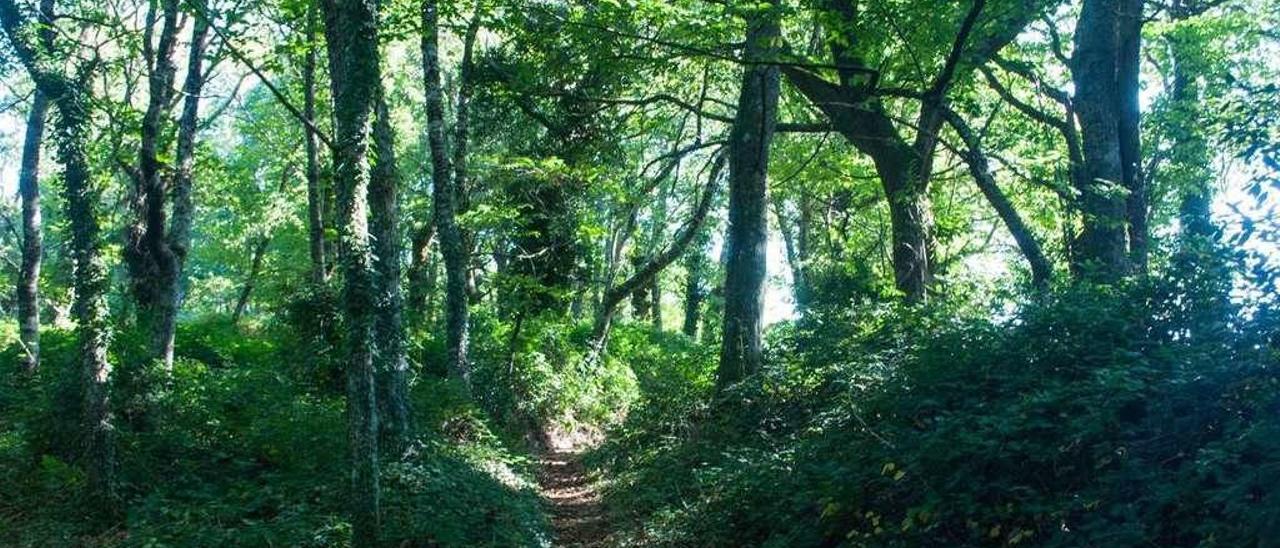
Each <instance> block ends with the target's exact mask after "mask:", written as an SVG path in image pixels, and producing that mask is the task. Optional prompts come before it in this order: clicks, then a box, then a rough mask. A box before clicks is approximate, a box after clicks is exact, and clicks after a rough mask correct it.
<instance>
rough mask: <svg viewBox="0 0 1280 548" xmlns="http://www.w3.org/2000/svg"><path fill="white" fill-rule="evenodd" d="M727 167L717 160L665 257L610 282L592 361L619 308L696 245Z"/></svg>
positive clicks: (596, 329)
mask: <svg viewBox="0 0 1280 548" xmlns="http://www.w3.org/2000/svg"><path fill="white" fill-rule="evenodd" d="M724 164H725V160H724V156H723V155H722V156H720V157H718V158H716V160H715V163H714V165H713V166H712V168H711V176H710V179H709V180H708V181H707V189H706V191H704V193H703V195H702V197H701V198H700V199H699V200H698V205H697V207H695V208H694V210H693V214H692V216H691V217H690V218H689V222H688V223H686V224H685V227H684V230H683V231H682V232H680V233H679V234H676V236H675V238H674V239H673V240H672V241H671V245H669V246H668V247H667V248H666V249H665V250H663V251H662V252H661V253H657V254H655V255H653V256H652V257H650V258H649V260H648V261H645V262H644V263H641V264H638V265H636V268H635V272H633V273H632V274H631V277H629V278H627V279H626V280H625V281H623V282H622V283H620V284H618V285H612V281H609V282H608V284H609V285H608V286H607V287H605V288H604V290H603V292H602V294H601V296H600V309H599V310H597V311H596V319H595V325H594V328H593V329H592V340H593V343H592V345H593V350H592V352H593V357H592V358H590V360H594V359H595V356H597V355H598V354H599V353H600V352H601V351H603V349H604V346H605V343H606V342H607V339H608V337H609V328H610V326H611V325H612V323H613V315H614V313H615V312H616V311H617V308H618V304H619V303H621V302H622V300H623V299H625V298H626V297H627V295H631V294H633V293H635V291H636V289H637V288H640V287H644V286H646V285H648V284H649V282H650V280H652V279H653V277H654V276H656V275H657V274H658V273H659V272H662V270H663V269H664V268H666V267H667V266H668V265H670V264H671V263H672V262H674V261H675V260H676V259H678V258H680V256H681V255H682V254H684V252H685V250H686V249H688V247H689V244H690V243H691V242H693V240H694V238H695V237H697V235H698V233H699V232H700V231H701V230H702V224H703V223H705V222H706V220H707V215H708V214H709V213H710V212H711V204H712V202H713V201H714V199H715V195H716V192H717V190H718V189H719V188H720V182H719V179H720V173H721V172H722V171H724Z"/></svg>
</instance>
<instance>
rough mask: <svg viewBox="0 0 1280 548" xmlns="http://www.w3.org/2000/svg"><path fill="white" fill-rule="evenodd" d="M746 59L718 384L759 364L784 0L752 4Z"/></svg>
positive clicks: (733, 164) (732, 148)
mask: <svg viewBox="0 0 1280 548" xmlns="http://www.w3.org/2000/svg"><path fill="white" fill-rule="evenodd" d="M745 16H746V19H747V38H746V47H745V49H744V52H743V59H744V62H745V63H746V66H745V68H744V69H743V74H742V89H741V91H740V92H739V95H738V112H737V116H736V117H735V118H734V122H733V128H732V130H731V133H730V136H729V230H728V235H727V238H726V239H725V245H726V246H728V251H727V253H728V262H727V264H726V267H725V282H724V331H723V332H722V335H721V336H722V343H721V347H720V366H719V369H717V371H716V384H717V386H720V387H725V386H728V385H730V384H732V383H734V382H737V381H739V380H741V379H742V378H744V377H746V376H747V375H750V374H752V373H754V372H756V371H758V370H759V369H760V365H761V361H762V360H763V356H762V354H761V340H760V337H761V329H762V328H763V323H762V322H763V314H764V277H765V252H766V246H767V245H768V241H769V234H768V217H767V212H768V203H767V202H768V197H767V196H766V195H767V193H768V187H767V180H768V176H769V144H770V142H772V140H773V133H774V129H775V127H776V124H777V115H778V94H779V87H780V85H781V82H780V74H779V71H778V67H777V65H774V64H772V63H770V62H769V61H771V60H773V59H774V58H776V56H777V54H778V46H777V44H778V40H779V37H780V35H781V30H780V24H779V21H778V19H779V14H778V6H777V3H776V2H769V3H767V4H765V5H762V6H761V7H760V8H758V9H757V10H754V11H751V12H748V13H747V14H746V15H745Z"/></svg>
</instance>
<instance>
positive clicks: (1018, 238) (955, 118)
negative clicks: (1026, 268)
mask: <svg viewBox="0 0 1280 548" xmlns="http://www.w3.org/2000/svg"><path fill="white" fill-rule="evenodd" d="M945 115H946V118H947V123H948V124H950V125H951V127H952V128H953V129H955V130H956V133H957V134H958V135H960V140H961V141H964V146H965V149H964V150H963V151H962V155H963V156H964V160H965V163H966V164H967V165H968V166H969V174H970V175H972V176H973V180H974V182H975V183H977V185H978V190H981V191H982V195H983V196H985V197H986V198H987V202H989V203H990V204H991V207H992V209H995V210H996V214H997V215H999V216H1000V220H1001V221H1004V225H1005V228H1007V229H1008V230H1009V234H1011V235H1012V236H1013V240H1014V241H1015V242H1017V244H1018V249H1019V250H1020V251H1022V255H1023V256H1024V257H1026V259H1027V263H1028V265H1030V267H1031V284H1032V285H1033V286H1035V287H1036V288H1038V289H1045V288H1047V287H1048V286H1049V282H1050V281H1051V279H1052V277H1053V266H1052V264H1051V263H1050V262H1049V258H1048V257H1046V256H1045V254H1044V250H1043V249H1042V248H1041V247H1040V242H1039V241H1038V240H1036V237H1035V234H1034V233H1032V232H1031V229H1030V227H1028V226H1027V224H1026V223H1025V222H1023V220H1022V216H1021V215H1019V214H1018V210H1017V209H1015V208H1014V207H1013V203H1011V202H1010V201H1009V198H1008V197H1006V196H1005V195H1004V192H1002V191H1001V190H1000V186H999V185H997V184H996V180H995V177H994V176H993V175H992V174H991V167H990V164H989V163H988V161H987V156H986V154H983V152H982V143H981V141H980V139H979V137H978V135H977V134H975V133H974V132H973V129H972V128H970V127H969V124H968V123H966V122H965V121H964V119H963V118H961V117H960V115H959V114H957V113H956V112H954V111H952V110H950V109H948V110H947V111H946V112H945Z"/></svg>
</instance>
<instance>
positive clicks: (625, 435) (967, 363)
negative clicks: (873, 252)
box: [596, 284, 1280, 546]
mask: <svg viewBox="0 0 1280 548" xmlns="http://www.w3.org/2000/svg"><path fill="white" fill-rule="evenodd" d="M1173 295H1177V296H1176V297H1174V296H1173ZM1193 297H1194V296H1190V297H1189V296H1188V294H1187V293H1185V292H1182V291H1173V290H1172V289H1171V288H1170V286H1167V285H1161V284H1154V285H1153V286H1151V287H1137V288H1132V289H1127V290H1123V291H1120V290H1108V291H1100V290H1071V291H1067V292H1065V293H1063V294H1059V295H1057V296H1054V297H1052V298H1046V299H1045V300H1044V302H1040V303H1035V304H1029V305H1026V306H1024V307H1023V308H1021V309H1020V310H1018V311H1017V312H1016V313H1014V314H1012V315H1007V314H1006V315H1005V316H1007V317H1004V318H1003V319H1001V320H1000V321H991V320H988V319H982V317H984V316H985V317H990V315H989V314H974V313H969V314H967V315H965V314H957V311H955V310H949V311H947V312H946V313H938V314H932V315H929V314H926V315H920V314H910V313H905V312H901V311H896V312H895V311H888V310H883V309H863V310H855V311H848V312H846V313H843V314H831V313H828V314H824V315H820V316H815V317H811V318H809V319H808V320H806V321H804V322H803V323H802V324H801V325H798V326H784V327H782V328H780V329H778V330H776V331H775V333H774V335H775V336H774V340H773V344H772V356H771V359H770V360H769V365H768V368H767V370H766V371H765V372H763V373H762V374H761V375H759V376H758V378H756V379H753V380H752V381H751V382H750V383H748V384H746V385H743V386H739V387H737V388H736V389H735V390H734V391H733V393H731V394H729V395H728V396H727V397H726V398H724V399H721V400H716V399H713V398H712V394H711V383H710V380H709V378H708V375H709V374H710V371H711V370H712V369H713V367H714V362H713V358H712V357H711V355H708V354H701V355H699V354H698V353H697V352H690V353H687V354H685V356H686V358H685V359H676V360H670V359H666V360H653V361H649V360H643V359H641V360H636V361H634V362H633V366H634V367H636V368H637V375H638V377H639V378H640V379H641V387H642V392H643V394H644V396H643V398H642V399H641V403H640V404H638V408H637V409H636V410H635V411H634V412H633V413H632V415H631V418H630V420H629V421H628V422H627V423H626V424H625V425H623V426H622V427H620V428H619V429H618V431H617V432H616V433H615V435H614V436H613V437H612V438H611V440H612V441H611V442H610V443H609V444H607V445H606V446H605V447H603V448H602V450H601V451H599V453H598V454H597V455H596V462H597V464H598V466H599V467H600V468H601V469H603V470H604V471H605V474H606V475H609V476H615V477H616V478H617V479H616V481H615V482H614V483H613V485H612V486H611V488H610V490H609V492H608V500H609V501H610V503H611V506H612V507H613V508H614V509H615V512H616V513H617V514H618V516H619V518H620V520H621V523H623V524H624V525H625V528H624V532H623V533H622V534H621V535H620V536H621V537H623V538H622V539H621V540H624V541H626V542H629V543H634V544H642V545H688V546H740V545H765V546H824V545H850V546H920V545H940V546H948V545H1015V544H1022V545H1091V546H1102V545H1106V546H1132V545H1198V544H1206V545H1219V546H1247V545H1257V543H1258V542H1259V541H1260V539H1274V538H1278V537H1280V492H1277V491H1276V489H1275V488H1274V487H1275V486H1276V485H1280V458H1277V456H1276V455H1280V375H1278V373H1280V370H1278V369H1277V366H1276V350H1275V348H1274V346H1273V344H1272V343H1273V341H1272V340H1271V339H1270V338H1269V337H1271V336H1272V335H1273V334H1274V333H1275V332H1276V325H1274V323H1272V322H1271V321H1270V320H1268V319H1267V318H1266V317H1264V316H1262V315H1258V316H1255V317H1254V318H1253V319H1252V320H1249V321H1245V320H1242V319H1240V317H1239V316H1235V315H1233V313H1232V312H1231V311H1229V310H1227V307H1225V306H1217V307H1215V305H1213V300H1212V299H1209V300H1202V302H1198V303H1196V304H1195V306H1187V303H1188V302H1191V301H1192V300H1194V299H1193ZM1219 304H1221V303H1219ZM966 316H967V317H968V318H969V319H965V318H966ZM958 318H959V319H958ZM668 346H674V347H679V345H678V344H675V345H672V344H671V343H668ZM673 364H674V367H673Z"/></svg>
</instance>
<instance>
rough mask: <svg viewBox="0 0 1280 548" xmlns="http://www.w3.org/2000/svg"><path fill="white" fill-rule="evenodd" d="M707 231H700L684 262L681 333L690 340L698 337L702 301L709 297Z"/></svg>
mask: <svg viewBox="0 0 1280 548" xmlns="http://www.w3.org/2000/svg"><path fill="white" fill-rule="evenodd" d="M707 236H708V234H707V231H706V230H700V231H699V232H698V235H697V236H696V237H695V238H696V240H695V243H694V247H693V250H692V251H691V252H690V253H686V254H685V262H684V272H685V279H684V324H683V325H682V326H681V331H683V332H684V334H685V335H687V336H688V337H689V338H693V339H696V338H697V337H698V322H699V320H700V319H701V313H702V301H703V300H704V299H705V298H706V296H707V288H706V279H705V278H706V277H707V272H706V270H707V243H708V241H709V238H708V237H707Z"/></svg>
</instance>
